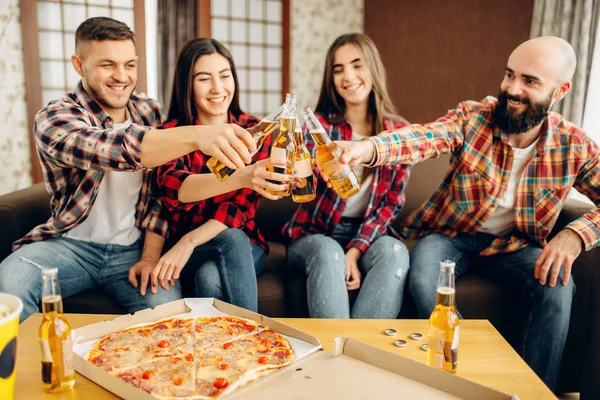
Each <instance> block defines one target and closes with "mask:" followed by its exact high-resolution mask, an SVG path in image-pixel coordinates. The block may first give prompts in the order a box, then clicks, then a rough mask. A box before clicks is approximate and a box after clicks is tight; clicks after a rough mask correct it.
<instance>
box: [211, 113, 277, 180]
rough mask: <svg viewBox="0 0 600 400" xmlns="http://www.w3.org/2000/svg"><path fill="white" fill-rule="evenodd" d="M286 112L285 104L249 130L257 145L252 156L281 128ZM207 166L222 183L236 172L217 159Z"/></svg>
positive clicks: (212, 158) (213, 159)
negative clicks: (282, 118) (272, 133)
mask: <svg viewBox="0 0 600 400" xmlns="http://www.w3.org/2000/svg"><path fill="white" fill-rule="evenodd" d="M284 110H285V104H282V105H281V106H279V108H278V109H276V110H275V111H273V112H271V113H270V114H269V115H267V116H266V117H264V118H263V119H262V120H261V121H260V122H259V123H258V124H256V125H254V126H253V127H252V128H248V132H249V133H250V135H252V138H253V139H254V143H256V151H255V152H253V153H250V156H254V155H255V154H256V153H258V151H259V150H260V148H261V147H262V145H263V143H264V141H265V139H266V138H267V136H269V135H270V134H271V132H273V131H274V130H275V129H276V128H277V127H278V126H279V120H280V119H281V117H282V116H283V112H284ZM206 166H207V167H208V169H210V171H211V172H212V173H213V174H215V176H216V177H217V178H218V179H219V180H220V181H224V180H226V179H227V178H229V177H230V176H231V175H232V174H233V173H234V172H235V171H236V170H235V169H232V168H229V167H227V166H226V165H225V164H223V163H222V162H221V161H219V160H217V159H216V158H215V157H211V158H210V159H209V160H208V161H207V162H206Z"/></svg>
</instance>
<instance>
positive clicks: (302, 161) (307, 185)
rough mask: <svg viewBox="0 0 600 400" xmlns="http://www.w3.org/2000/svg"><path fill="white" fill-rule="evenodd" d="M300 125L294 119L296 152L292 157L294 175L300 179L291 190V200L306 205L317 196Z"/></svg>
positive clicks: (308, 154)
mask: <svg viewBox="0 0 600 400" xmlns="http://www.w3.org/2000/svg"><path fill="white" fill-rule="evenodd" d="M303 136H304V135H303V133H302V125H300V121H299V120H298V117H296V126H295V128H294V144H295V145H296V151H295V156H294V173H295V174H296V176H297V177H298V178H299V179H300V181H299V182H298V184H297V185H296V186H295V187H294V188H293V189H292V200H294V201H295V202H296V203H306V202H308V201H312V200H314V199H315V197H316V196H317V194H316V191H315V186H316V182H315V175H314V173H313V169H312V165H311V163H310V153H309V152H308V149H307V148H306V145H305V144H304V137H303Z"/></svg>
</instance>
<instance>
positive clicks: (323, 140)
mask: <svg viewBox="0 0 600 400" xmlns="http://www.w3.org/2000/svg"><path fill="white" fill-rule="evenodd" d="M301 114H302V118H303V119H304V122H305V123H306V125H307V127H308V130H309V132H310V135H311V136H312V138H313V140H314V141H315V143H316V145H317V154H316V159H317V164H318V165H319V166H321V168H323V173H324V174H325V175H326V176H327V177H328V178H329V180H330V181H331V185H332V186H333V190H335V191H336V192H337V194H338V195H339V196H340V197H341V198H342V199H347V198H349V197H352V196H354V195H355V194H356V193H358V190H359V189H360V184H359V183H358V179H357V178H356V175H355V174H354V172H353V171H352V168H350V166H348V165H347V164H342V163H340V161H339V158H340V156H341V155H342V149H340V147H339V146H338V145H337V144H335V143H334V142H332V141H331V139H330V138H329V136H328V135H327V133H326V132H325V129H323V126H322V125H321V123H320V122H319V120H317V117H315V114H313V112H312V110H311V109H310V108H305V109H303V110H302V112H301Z"/></svg>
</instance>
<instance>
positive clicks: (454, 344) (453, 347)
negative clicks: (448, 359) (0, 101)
mask: <svg viewBox="0 0 600 400" xmlns="http://www.w3.org/2000/svg"><path fill="white" fill-rule="evenodd" d="M459 328H460V326H457V327H456V328H454V338H453V339H452V350H455V349H458V334H459V331H460V330H459Z"/></svg>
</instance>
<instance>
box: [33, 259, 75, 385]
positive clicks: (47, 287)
mask: <svg viewBox="0 0 600 400" xmlns="http://www.w3.org/2000/svg"><path fill="white" fill-rule="evenodd" d="M42 279H43V283H42V312H43V313H44V319H43V320H42V324H41V325H40V329H39V330H38V339H39V343H40V357H41V360H42V388H43V389H44V390H45V391H46V392H49V393H58V392H65V391H67V390H71V389H72V388H73V385H75V371H74V370H73V340H72V336H71V327H70V326H69V323H68V322H67V319H66V318H65V316H64V314H63V303H62V296H61V294H60V287H59V286H58V269H56V268H53V269H44V270H42Z"/></svg>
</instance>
